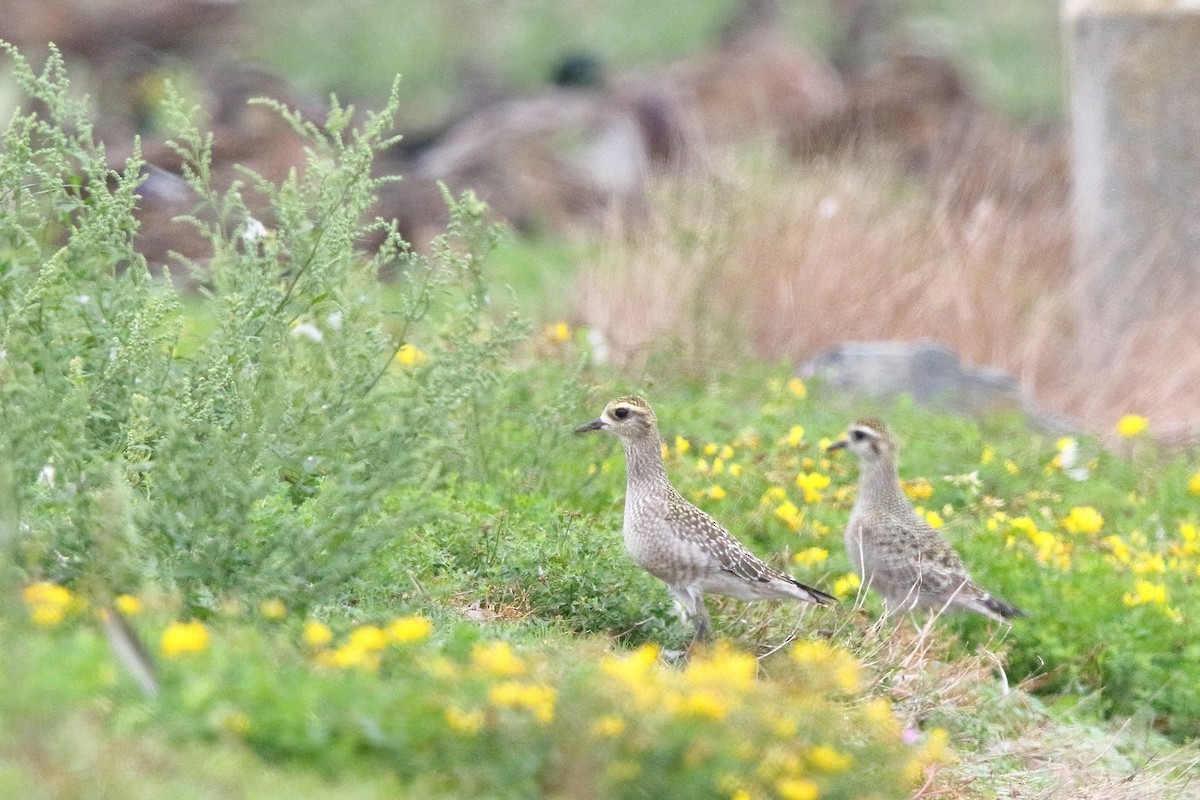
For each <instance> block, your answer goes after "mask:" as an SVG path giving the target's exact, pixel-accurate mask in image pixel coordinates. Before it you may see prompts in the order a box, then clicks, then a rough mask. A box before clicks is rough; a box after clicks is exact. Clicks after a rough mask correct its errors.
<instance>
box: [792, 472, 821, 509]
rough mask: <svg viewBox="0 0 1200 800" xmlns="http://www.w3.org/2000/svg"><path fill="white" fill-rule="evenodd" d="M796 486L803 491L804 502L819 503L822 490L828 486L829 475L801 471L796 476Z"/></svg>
mask: <svg viewBox="0 0 1200 800" xmlns="http://www.w3.org/2000/svg"><path fill="white" fill-rule="evenodd" d="M796 486H798V487H799V488H800V491H802V492H803V493H804V502H806V503H810V504H811V503H819V502H821V500H822V498H823V497H824V495H823V494H822V491H823V490H824V489H826V488H827V487H828V486H829V476H828V475H824V474H822V473H820V472H802V473H800V474H799V475H797V476H796Z"/></svg>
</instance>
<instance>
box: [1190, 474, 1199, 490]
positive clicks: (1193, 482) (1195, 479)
mask: <svg viewBox="0 0 1200 800" xmlns="http://www.w3.org/2000/svg"><path fill="white" fill-rule="evenodd" d="M1188 491H1189V492H1191V493H1192V494H1200V472H1197V473H1196V474H1195V475H1193V476H1192V477H1191V478H1188Z"/></svg>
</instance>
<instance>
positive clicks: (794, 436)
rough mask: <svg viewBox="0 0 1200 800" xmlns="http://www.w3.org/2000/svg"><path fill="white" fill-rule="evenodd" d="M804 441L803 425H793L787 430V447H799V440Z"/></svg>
mask: <svg viewBox="0 0 1200 800" xmlns="http://www.w3.org/2000/svg"><path fill="white" fill-rule="evenodd" d="M802 441H804V426H803V425H793V426H792V427H791V429H790V430H788V435H787V443H788V446H789V447H799V446H800V442H802Z"/></svg>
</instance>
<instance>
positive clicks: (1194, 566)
mask: <svg viewBox="0 0 1200 800" xmlns="http://www.w3.org/2000/svg"><path fill="white" fill-rule="evenodd" d="M1177 531H1178V536H1177V537H1169V536H1167V537H1155V538H1154V541H1153V542H1151V541H1150V539H1149V538H1148V537H1147V536H1146V534H1145V533H1143V532H1142V531H1140V530H1133V531H1130V532H1129V533H1128V534H1127V535H1126V536H1119V535H1117V534H1111V535H1109V536H1105V537H1104V539H1103V543H1104V545H1105V546H1106V547H1107V549H1108V553H1107V555H1106V559H1107V560H1108V562H1109V563H1110V564H1112V565H1113V566H1114V567H1116V568H1118V569H1121V570H1128V571H1129V572H1131V573H1132V574H1133V576H1134V577H1135V578H1136V580H1135V583H1134V585H1133V588H1132V589H1130V590H1129V591H1127V592H1125V593H1124V594H1123V595H1122V600H1123V601H1124V603H1125V605H1127V606H1151V607H1155V608H1158V609H1160V610H1161V611H1162V613H1163V614H1165V615H1166V616H1167V617H1168V618H1170V619H1171V620H1172V621H1174V622H1176V623H1181V622H1183V621H1184V619H1183V614H1182V613H1181V612H1180V611H1179V610H1178V609H1176V608H1174V607H1172V606H1170V605H1168V602H1167V601H1168V592H1167V586H1166V583H1165V582H1164V581H1165V580H1167V579H1168V577H1169V576H1171V575H1179V574H1183V575H1186V576H1189V579H1190V576H1193V575H1195V576H1200V532H1197V528H1196V524H1195V523H1192V522H1181V523H1179V525H1178V528H1177Z"/></svg>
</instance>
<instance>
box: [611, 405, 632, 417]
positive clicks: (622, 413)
mask: <svg viewBox="0 0 1200 800" xmlns="http://www.w3.org/2000/svg"><path fill="white" fill-rule="evenodd" d="M613 416H614V417H616V418H617V419H625V418H626V417H628V416H629V409H628V408H626V407H625V406H621V407H620V408H618V409H617V410H616V411H614V412H613Z"/></svg>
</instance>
